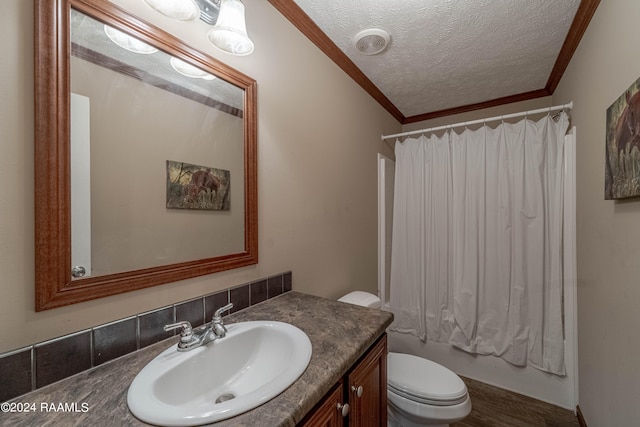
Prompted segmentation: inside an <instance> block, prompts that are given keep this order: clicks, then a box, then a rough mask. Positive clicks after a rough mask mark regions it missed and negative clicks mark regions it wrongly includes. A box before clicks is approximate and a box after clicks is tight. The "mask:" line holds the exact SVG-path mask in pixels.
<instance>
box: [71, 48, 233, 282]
mask: <svg viewBox="0 0 640 427" xmlns="http://www.w3.org/2000/svg"><path fill="white" fill-rule="evenodd" d="M71 63H72V68H71V74H72V79H71V90H72V91H73V92H74V93H77V94H79V95H83V96H86V97H88V98H89V101H90V110H91V119H90V122H91V140H90V146H91V162H90V163H91V168H90V169H91V260H92V262H91V269H92V271H91V275H94V276H95V275H104V274H110V273H118V272H121V271H130V270H137V269H141V268H148V267H155V266H158V265H164V264H167V263H177V262H183V261H191V260H194V259H203V258H209V257H212V256H219V255H225V254H231V253H238V252H242V251H243V250H244V232H243V227H244V213H245V210H244V194H243V190H244V157H243V156H244V144H243V141H244V139H243V138H244V136H243V135H244V132H243V120H242V118H241V117H237V116H234V115H231V114H227V113H225V112H223V111H220V110H218V109H215V108H211V107H208V106H206V105H204V104H201V103H198V102H193V101H192V100H190V99H187V98H185V97H183V96H179V95H176V94H174V93H172V92H170V91H167V90H163V89H160V88H157V87H154V86H151V85H149V84H145V83H142V82H140V81H139V80H137V79H133V78H131V77H129V76H125V75H123V74H120V73H117V72H115V71H112V70H109V69H107V68H104V67H101V66H98V65H95V64H93V63H91V62H88V61H84V60H81V59H77V58H72V61H71ZM238 97H239V98H240V100H241V99H242V93H241V92H240V91H238ZM141 100H142V101H141ZM144 102H149V105H148V106H147V107H146V108H141V107H142V106H143V105H144V104H143V103H144ZM123 105H129V106H131V108H129V109H126V108H122V106H123ZM115 123H118V124H120V125H119V126H114V124H115ZM167 160H172V161H177V162H186V163H191V164H197V165H200V166H206V167H213V168H217V169H223V170H227V171H229V173H230V178H231V179H230V181H231V187H230V192H229V194H230V198H229V200H230V201H231V208H230V209H228V210H221V211H209V210H188V209H167V208H166V194H167V189H166V187H167V186H166V181H167V171H166V168H167V166H166V161H167ZM189 176H190V175H187V179H188V178H189ZM225 185H226V184H225ZM219 193H220V196H219V198H220V199H221V198H222V194H223V192H222V191H220V192H219ZM72 216H73V214H72ZM72 265H75V263H73V262H72Z"/></svg>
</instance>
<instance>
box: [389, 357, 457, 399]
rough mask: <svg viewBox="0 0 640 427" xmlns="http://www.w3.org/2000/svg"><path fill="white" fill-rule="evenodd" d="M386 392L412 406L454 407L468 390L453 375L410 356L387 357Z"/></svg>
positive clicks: (430, 363) (428, 361) (436, 365)
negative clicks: (412, 404)
mask: <svg viewBox="0 0 640 427" xmlns="http://www.w3.org/2000/svg"><path fill="white" fill-rule="evenodd" d="M387 369H388V373H387V387H388V389H389V391H391V392H392V393H395V394H397V395H399V396H402V397H404V398H406V399H409V400H412V401H414V402H418V403H423V404H426V405H433V406H453V405H458V404H461V403H463V402H464V401H465V400H466V399H467V398H468V395H467V386H466V385H465V384H464V382H463V381H462V380H461V379H460V377H458V376H457V375H456V374H455V373H453V372H452V371H450V370H449V369H447V368H445V367H444V366H441V365H439V364H437V363H434V362H432V361H430V360H427V359H423V358H421V357H417V356H413V355H410V354H401V353H389V354H388V355H387Z"/></svg>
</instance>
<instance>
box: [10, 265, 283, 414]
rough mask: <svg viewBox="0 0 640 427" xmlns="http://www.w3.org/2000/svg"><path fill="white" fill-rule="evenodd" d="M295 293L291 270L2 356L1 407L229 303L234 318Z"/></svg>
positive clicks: (196, 323)
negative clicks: (275, 299)
mask: <svg viewBox="0 0 640 427" xmlns="http://www.w3.org/2000/svg"><path fill="white" fill-rule="evenodd" d="M291 288H292V277H291V272H290V271H289V272H286V273H282V274H277V275H275V276H270V277H267V278H264V279H260V280H256V281H254V282H251V283H247V284H243V285H240V286H235V287H233V288H229V289H226V290H223V291H218V292H216V293H213V294H208V295H204V296H202V297H199V298H195V299H191V300H188V301H183V302H179V303H176V304H173V305H170V306H167V307H160V308H158V309H156V310H152V311H148V312H144V313H140V314H138V315H136V316H131V317H127V318H125V319H120V320H117V321H115V322H111V323H107V324H104V325H99V326H96V327H93V328H91V329H87V330H83V331H79V332H76V333H73V334H70V335H65V336H63V337H59V338H55V339H52V340H48V341H45V342H41V343H37V344H33V345H31V346H28V347H24V348H21V349H18V350H14V351H10V352H7V353H4V354H0V402H5V401H7V400H10V399H13V398H14V397H17V396H20V395H22V394H25V393H28V392H30V391H32V390H35V389H37V388H40V387H44V386H46V385H48V384H51V383H53V382H56V381H59V380H61V379H63V378H66V377H69V376H71V375H74V374H77V373H79V372H82V371H85V370H87V369H91V368H93V367H95V366H99V365H101V364H103V363H105V362H108V361H110V360H113V359H115V358H118V357H121V356H124V355H126V354H128V353H131V352H133V351H136V350H139V349H141V348H144V347H146V346H148V345H151V344H155V343H157V342H159V341H162V340H164V339H166V338H169V337H171V336H173V335H174V334H175V333H176V332H175V331H169V332H165V331H164V329H163V327H164V325H166V324H169V323H175V322H176V321H180V320H187V321H189V322H190V323H191V325H192V326H193V327H197V326H201V325H203V324H204V323H205V321H206V320H210V319H211V318H212V317H213V313H214V312H215V310H216V309H218V308H220V307H222V306H224V305H226V304H228V303H229V302H232V303H233V309H232V310H231V312H232V313H234V312H236V311H239V310H242V309H244V308H247V307H250V306H252V305H254V304H258V303H260V302H262V301H266V300H267V299H269V298H273V297H275V296H278V295H281V294H283V293H285V292H288V291H290V290H291Z"/></svg>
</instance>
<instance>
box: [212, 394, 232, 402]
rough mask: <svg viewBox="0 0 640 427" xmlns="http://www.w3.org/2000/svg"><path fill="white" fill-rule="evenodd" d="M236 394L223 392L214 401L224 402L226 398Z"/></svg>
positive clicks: (229, 398)
mask: <svg viewBox="0 0 640 427" xmlns="http://www.w3.org/2000/svg"><path fill="white" fill-rule="evenodd" d="M235 397H236V396H235V395H234V394H233V393H223V394H221V395H220V396H218V398H217V399H216V403H222V402H226V401H227V400H231V399H233V398H235Z"/></svg>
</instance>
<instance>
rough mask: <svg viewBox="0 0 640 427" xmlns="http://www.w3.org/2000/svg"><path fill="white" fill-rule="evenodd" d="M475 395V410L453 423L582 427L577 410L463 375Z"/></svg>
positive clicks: (488, 426) (484, 426)
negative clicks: (574, 411)
mask: <svg viewBox="0 0 640 427" xmlns="http://www.w3.org/2000/svg"><path fill="white" fill-rule="evenodd" d="M462 379H463V380H464V382H465V384H466V385H467V389H468V390H469V395H470V396H471V405H472V409H471V413H470V414H469V416H468V417H467V418H465V419H464V420H462V421H460V422H457V423H453V424H451V427H538V426H540V427H579V424H578V419H577V418H576V416H575V415H574V413H573V411H570V410H567V409H564V408H560V407H557V406H554V405H551V404H549V403H545V402H541V401H539V400H536V399H533V398H530V397H527V396H523V395H520V394H517V393H513V392H510V391H507V390H503V389H501V388H498V387H494V386H491V385H488V384H485V383H482V382H479V381H475V380H472V379H469V378H462Z"/></svg>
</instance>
